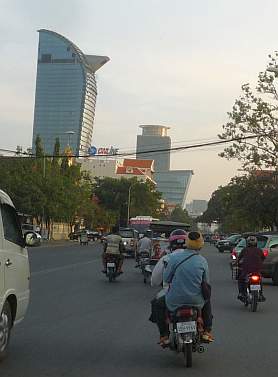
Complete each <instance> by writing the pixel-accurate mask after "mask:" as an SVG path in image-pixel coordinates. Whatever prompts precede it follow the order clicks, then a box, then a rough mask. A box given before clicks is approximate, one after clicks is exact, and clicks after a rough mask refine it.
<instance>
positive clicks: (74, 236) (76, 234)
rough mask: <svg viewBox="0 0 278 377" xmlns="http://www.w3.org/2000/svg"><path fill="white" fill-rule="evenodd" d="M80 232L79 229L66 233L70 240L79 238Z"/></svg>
mask: <svg viewBox="0 0 278 377" xmlns="http://www.w3.org/2000/svg"><path fill="white" fill-rule="evenodd" d="M80 234H81V231H74V232H70V233H69V235H68V238H69V239H70V240H71V241H74V240H79V238H80Z"/></svg>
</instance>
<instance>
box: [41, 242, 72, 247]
mask: <svg viewBox="0 0 278 377" xmlns="http://www.w3.org/2000/svg"><path fill="white" fill-rule="evenodd" d="M74 245H78V242H76V241H70V240H58V241H54V240H49V241H48V240H43V241H42V243H41V246H40V247H58V246H74Z"/></svg>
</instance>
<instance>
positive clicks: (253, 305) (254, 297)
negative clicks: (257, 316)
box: [251, 292, 258, 312]
mask: <svg viewBox="0 0 278 377" xmlns="http://www.w3.org/2000/svg"><path fill="white" fill-rule="evenodd" d="M257 307H258V293H257V292H253V293H252V299H251V310H252V312H256V311H257Z"/></svg>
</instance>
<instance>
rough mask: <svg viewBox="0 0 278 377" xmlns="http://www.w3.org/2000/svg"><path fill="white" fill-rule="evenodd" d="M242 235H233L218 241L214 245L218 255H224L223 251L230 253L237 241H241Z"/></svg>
mask: <svg viewBox="0 0 278 377" xmlns="http://www.w3.org/2000/svg"><path fill="white" fill-rule="evenodd" d="M241 237H242V235H241V234H233V235H232V236H230V237H228V238H226V239H224V240H219V241H217V243H216V245H215V246H216V247H217V249H218V251H219V253H224V251H226V250H227V251H230V252H231V251H232V250H233V249H234V247H235V246H236V244H237V243H238V241H239V240H240V239H241Z"/></svg>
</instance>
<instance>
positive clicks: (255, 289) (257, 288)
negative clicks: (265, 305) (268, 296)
mask: <svg viewBox="0 0 278 377" xmlns="http://www.w3.org/2000/svg"><path fill="white" fill-rule="evenodd" d="M260 290H261V286H260V285H250V291H260Z"/></svg>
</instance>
